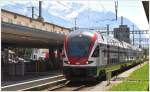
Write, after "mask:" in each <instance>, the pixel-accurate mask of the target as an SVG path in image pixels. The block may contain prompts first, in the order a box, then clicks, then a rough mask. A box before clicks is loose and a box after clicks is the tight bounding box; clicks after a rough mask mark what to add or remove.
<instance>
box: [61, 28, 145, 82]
mask: <svg viewBox="0 0 150 92" xmlns="http://www.w3.org/2000/svg"><path fill="white" fill-rule="evenodd" d="M142 53H143V52H142V49H141V48H138V47H135V46H133V45H131V44H129V43H126V42H124V41H119V40H117V39H115V38H113V37H111V36H108V35H104V34H102V33H101V32H100V31H93V30H76V31H72V32H70V33H69V34H68V35H67V36H66V37H65V39H64V57H63V74H64V76H65V78H66V79H68V80H71V81H74V80H93V79H99V78H100V76H102V73H104V72H105V68H107V67H110V65H111V66H113V65H116V64H119V63H122V62H128V61H132V60H135V59H136V58H139V57H140V56H141V55H142Z"/></svg>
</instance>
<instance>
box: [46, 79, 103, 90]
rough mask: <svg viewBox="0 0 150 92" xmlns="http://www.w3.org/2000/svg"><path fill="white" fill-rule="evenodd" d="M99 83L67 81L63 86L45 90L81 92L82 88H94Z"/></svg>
mask: <svg viewBox="0 0 150 92" xmlns="http://www.w3.org/2000/svg"><path fill="white" fill-rule="evenodd" d="M100 82H101V81H99V82H82V83H81V82H70V81H67V82H66V83H65V84H63V85H58V86H56V87H53V88H50V89H47V90H48V91H79V90H82V89H84V88H87V87H92V86H95V85H97V84H99V83H100Z"/></svg>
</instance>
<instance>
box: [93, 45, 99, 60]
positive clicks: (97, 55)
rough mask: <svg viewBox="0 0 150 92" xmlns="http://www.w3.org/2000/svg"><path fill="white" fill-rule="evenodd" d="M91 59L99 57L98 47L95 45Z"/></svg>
mask: <svg viewBox="0 0 150 92" xmlns="http://www.w3.org/2000/svg"><path fill="white" fill-rule="evenodd" d="M92 57H99V46H98V45H97V47H96V48H95V50H94V52H93V54H92Z"/></svg>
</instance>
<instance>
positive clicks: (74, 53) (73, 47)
mask: <svg viewBox="0 0 150 92" xmlns="http://www.w3.org/2000/svg"><path fill="white" fill-rule="evenodd" d="M90 43H91V39H90V37H89V36H83V35H82V36H81V37H79V36H75V37H71V38H70V39H69V41H68V56H71V57H87V56H88V52H89V47H90Z"/></svg>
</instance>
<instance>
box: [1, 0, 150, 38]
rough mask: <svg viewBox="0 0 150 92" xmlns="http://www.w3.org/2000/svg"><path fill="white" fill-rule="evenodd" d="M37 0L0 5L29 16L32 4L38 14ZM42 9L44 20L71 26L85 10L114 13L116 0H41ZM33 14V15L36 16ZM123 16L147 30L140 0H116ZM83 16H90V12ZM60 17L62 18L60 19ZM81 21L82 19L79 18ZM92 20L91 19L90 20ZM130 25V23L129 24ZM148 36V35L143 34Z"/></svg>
mask: <svg viewBox="0 0 150 92" xmlns="http://www.w3.org/2000/svg"><path fill="white" fill-rule="evenodd" d="M38 1H39V0H0V7H1V8H3V9H7V10H10V11H13V12H17V13H20V14H23V15H26V16H29V17H31V8H29V7H32V6H34V7H35V8H36V9H35V13H36V14H37V15H38ZM41 1H42V9H43V10H42V11H43V16H44V19H45V21H47V22H51V23H55V24H58V25H61V24H62V25H63V26H65V27H70V28H71V27H73V26H74V21H75V18H77V21H78V20H79V18H78V16H79V15H80V13H82V12H83V11H85V10H91V11H96V12H104V13H106V12H110V11H111V12H113V13H115V7H114V6H115V1H117V0H41ZM37 15H35V17H37ZM120 16H123V17H125V18H127V19H128V20H130V21H131V22H132V23H134V24H135V25H136V26H137V27H138V28H139V29H141V30H148V29H149V25H148V21H147V19H146V15H145V12H144V8H143V5H142V2H141V0H118V17H120ZM85 17H87V18H89V20H90V18H91V16H90V14H88V15H86V16H85ZM60 19H62V20H63V21H62V20H60ZM80 20H81V21H82V19H80ZM90 21H92V20H90ZM130 26H131V25H130ZM145 36H146V37H149V36H148V35H145Z"/></svg>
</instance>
